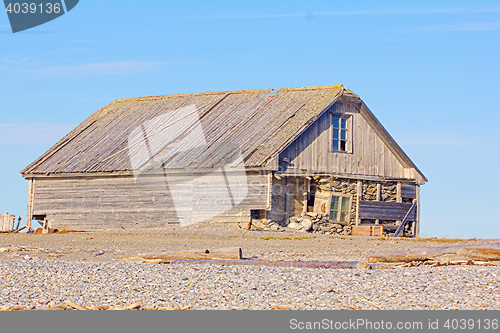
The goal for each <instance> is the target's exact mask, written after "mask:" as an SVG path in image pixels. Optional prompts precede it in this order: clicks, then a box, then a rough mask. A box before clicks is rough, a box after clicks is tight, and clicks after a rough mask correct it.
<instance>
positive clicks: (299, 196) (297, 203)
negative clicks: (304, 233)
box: [288, 177, 306, 216]
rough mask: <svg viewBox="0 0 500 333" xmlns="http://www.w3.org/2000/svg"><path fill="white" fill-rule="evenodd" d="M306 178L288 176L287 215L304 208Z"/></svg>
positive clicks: (295, 213) (296, 212)
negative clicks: (288, 200)
mask: <svg viewBox="0 0 500 333" xmlns="http://www.w3.org/2000/svg"><path fill="white" fill-rule="evenodd" d="M305 184H306V179H305V178H304V177H288V191H289V193H290V195H289V199H290V203H289V206H288V209H289V211H288V216H295V215H298V214H300V213H302V211H303V209H304V190H305Z"/></svg>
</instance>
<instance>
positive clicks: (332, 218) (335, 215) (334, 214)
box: [330, 210, 339, 221]
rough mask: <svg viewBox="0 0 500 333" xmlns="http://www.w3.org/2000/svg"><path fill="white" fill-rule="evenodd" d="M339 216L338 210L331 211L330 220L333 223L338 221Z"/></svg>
mask: <svg viewBox="0 0 500 333" xmlns="http://www.w3.org/2000/svg"><path fill="white" fill-rule="evenodd" d="M338 215H339V212H338V211H336V210H331V211H330V220H332V221H337V216H338Z"/></svg>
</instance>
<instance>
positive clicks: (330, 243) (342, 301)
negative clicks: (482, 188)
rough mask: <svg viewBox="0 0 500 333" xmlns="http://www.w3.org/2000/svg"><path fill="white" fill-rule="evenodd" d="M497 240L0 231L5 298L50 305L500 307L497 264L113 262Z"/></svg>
mask: <svg viewBox="0 0 500 333" xmlns="http://www.w3.org/2000/svg"><path fill="white" fill-rule="evenodd" d="M498 241H499V240H478V239H471V240H449V239H418V240H417V239H404V238H401V239H389V238H384V237H378V238H375V237H352V236H346V237H338V236H329V235H322V234H318V235H316V234H314V235H312V234H308V233H301V232H294V233H288V232H273V231H254V230H243V229H238V228H237V227H230V226H225V225H215V226H214V225H203V224H200V225H194V226H190V227H186V228H180V229H179V228H174V227H171V228H170V229H168V230H162V232H154V231H150V232H141V233H138V232H133V231H130V232H120V233H117V232H86V233H81V232H79V233H63V234H50V235H33V234H0V290H1V291H0V305H1V306H4V307H15V306H25V307H27V308H29V309H37V308H44V307H47V306H54V305H58V304H67V302H68V301H70V302H73V303H76V304H80V305H87V306H98V305H103V304H108V305H110V306H122V305H126V304H130V303H134V302H137V301H140V302H141V304H142V306H143V307H148V308H161V307H170V308H183V309H200V310H205V309H228V310H229V309H255V310H261V309H307V310H313V309H333V310H358V309H359V310H361V309H362V310H396V309H405V310H413V309H414V310H431V309H432V310H434V309H436V310H437V309H441V310H445V309H446V310H452V309H456V310H461V309H463V310H473V309H477V310H500V267H499V266H476V265H453V266H440V267H432V266H426V265H423V266H419V267H405V268H397V269H371V270H368V269H314V268H292V267H254V266H233V265H209V264H175V265H173V264H149V263H129V262H116V259H119V258H123V257H125V256H128V255H134V254H137V253H149V252H160V251H167V250H182V249H204V248H207V249H215V248H221V247H228V246H239V247H241V248H242V250H243V257H246V258H254V259H262V260H346V261H359V260H362V259H363V258H365V257H366V256H367V255H370V254H373V253H376V252H387V251H395V250H402V249H410V248H418V247H440V246H447V245H450V244H452V245H454V246H455V245H462V244H463V245H467V244H478V243H479V244H480V243H488V242H498Z"/></svg>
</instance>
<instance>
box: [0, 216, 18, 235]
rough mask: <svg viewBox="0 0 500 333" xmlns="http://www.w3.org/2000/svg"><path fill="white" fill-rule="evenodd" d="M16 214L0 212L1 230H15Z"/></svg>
mask: <svg viewBox="0 0 500 333" xmlns="http://www.w3.org/2000/svg"><path fill="white" fill-rule="evenodd" d="M15 220H16V216H15V215H11V214H0V231H2V232H7V231H12V230H14V222H15Z"/></svg>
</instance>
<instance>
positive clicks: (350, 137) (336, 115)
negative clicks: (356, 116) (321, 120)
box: [330, 113, 353, 154]
mask: <svg viewBox="0 0 500 333" xmlns="http://www.w3.org/2000/svg"><path fill="white" fill-rule="evenodd" d="M333 118H339V119H345V120H346V128H345V131H346V137H345V142H346V143H345V150H340V142H341V138H340V137H341V128H340V127H341V126H342V125H340V124H339V126H340V127H339V128H337V129H334V128H333ZM352 128H353V126H352V116H351V115H346V114H339V113H330V151H331V152H333V153H341V154H352V152H353V145H352V140H353V135H352ZM334 131H339V138H338V141H339V149H334V148H333V140H334V139H333V133H334Z"/></svg>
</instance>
